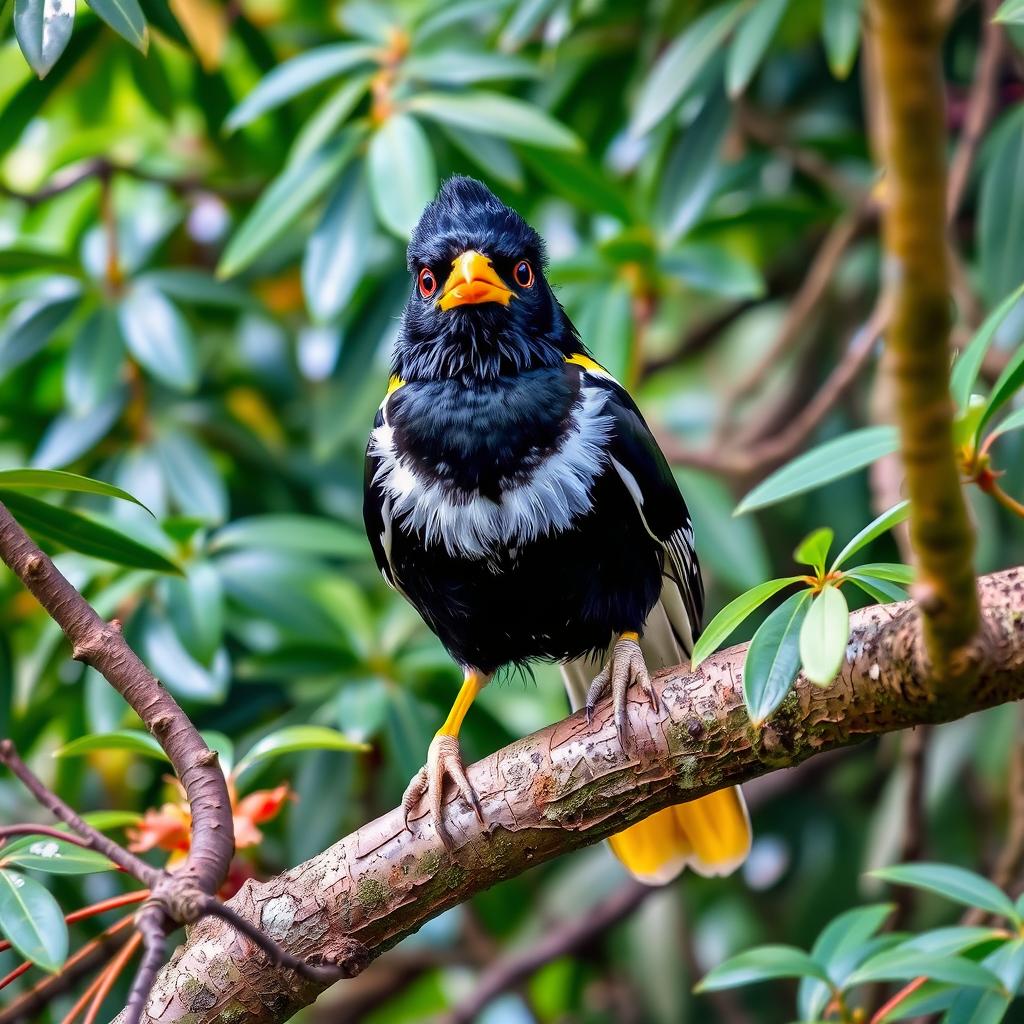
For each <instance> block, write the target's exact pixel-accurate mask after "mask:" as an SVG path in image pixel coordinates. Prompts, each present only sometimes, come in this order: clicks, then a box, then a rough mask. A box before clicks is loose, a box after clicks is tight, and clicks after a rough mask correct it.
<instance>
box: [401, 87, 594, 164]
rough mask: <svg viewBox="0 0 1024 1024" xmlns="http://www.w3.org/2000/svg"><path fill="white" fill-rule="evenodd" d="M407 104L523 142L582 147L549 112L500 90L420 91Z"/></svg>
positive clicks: (427, 113)
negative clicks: (506, 94) (504, 93)
mask: <svg viewBox="0 0 1024 1024" xmlns="http://www.w3.org/2000/svg"><path fill="white" fill-rule="evenodd" d="M408 108H409V110H412V111H415V112H417V113H420V114H423V116H424V117H429V118H431V119H432V120H434V121H440V122H442V123H443V124H450V125H453V126H454V127H456V128H468V129H470V131H477V132H482V133H483V134H484V135H497V136H499V137H500V138H503V139H511V140H512V141H513V142H525V143H527V144H528V145H531V146H536V147H538V148H539V149H565V150H579V149H582V148H583V144H582V142H580V140H579V138H578V137H577V136H576V135H575V134H573V132H571V131H570V130H569V129H568V128H566V127H565V126H564V125H563V124H560V123H559V122H558V121H556V120H555V119H554V118H553V117H551V115H550V114H546V113H545V112H544V111H543V110H541V109H540V108H539V107H535V106H533V105H532V104H530V103H525V102H524V101H523V100H519V99H515V98H514V97H512V96H504V95H502V94H501V93H496V92H483V91H474V92H462V93H454V92H453V93H448V92H427V93H420V94H419V95H418V96H414V97H413V98H412V99H411V100H410V101H409V103H408Z"/></svg>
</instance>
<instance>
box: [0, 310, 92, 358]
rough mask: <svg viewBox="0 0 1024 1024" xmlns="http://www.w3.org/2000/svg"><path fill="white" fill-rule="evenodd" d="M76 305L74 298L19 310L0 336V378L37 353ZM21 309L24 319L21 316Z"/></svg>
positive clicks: (9, 320)
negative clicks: (23, 312)
mask: <svg viewBox="0 0 1024 1024" xmlns="http://www.w3.org/2000/svg"><path fill="white" fill-rule="evenodd" d="M78 301H79V296H78V295H77V294H76V295H73V296H64V297H61V298H58V299H54V300H52V301H46V302H43V303H42V304H35V303H33V304H32V305H29V304H28V303H26V304H25V305H24V307H19V309H18V311H17V313H16V314H15V316H13V317H10V318H9V319H8V322H7V327H6V328H5V330H4V331H3V332H2V333H0V378H2V377H3V376H4V375H6V374H7V373H10V371H11V370H13V369H14V368H15V367H16V366H20V365H21V364H22V363H24V362H25V361H26V360H28V359H31V358H32V357H33V356H34V355H35V354H36V353H37V352H39V351H40V350H41V349H42V348H43V347H44V346H45V345H46V344H47V342H49V340H50V338H52V337H53V334H54V332H55V331H56V330H57V328H59V327H60V325H61V324H63V323H64V321H65V320H67V318H68V317H69V316H70V315H71V313H72V312H73V311H74V309H75V307H76V306H77V305H78ZM23 309H24V310H26V315H21V314H22V311H23Z"/></svg>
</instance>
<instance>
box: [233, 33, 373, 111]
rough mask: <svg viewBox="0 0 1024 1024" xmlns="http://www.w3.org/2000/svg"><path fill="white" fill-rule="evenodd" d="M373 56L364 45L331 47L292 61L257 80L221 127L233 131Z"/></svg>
mask: <svg viewBox="0 0 1024 1024" xmlns="http://www.w3.org/2000/svg"><path fill="white" fill-rule="evenodd" d="M377 54H378V50H377V48H376V47H373V46H367V45H366V44H365V43H331V44H330V45H328V46H319V47H316V48H314V49H312V50H307V51H306V52H305V53H301V54H299V56H297V57H292V59H291V60H286V61H285V62H284V63H283V64H278V65H277V67H275V68H274V69H273V70H272V71H271V72H270V73H269V74H268V75H266V76H265V77H264V78H263V79H261V80H260V83H259V84H258V85H257V86H256V88H255V89H253V90H252V92H250V93H249V95H248V96H246V97H245V99H244V100H242V102H241V103H239V104H238V106H237V107H235V109H234V110H232V111H231V113H230V114H229V115H228V118H227V120H226V121H225V122H224V127H225V128H226V129H227V130H228V131H235V130H236V129H238V128H241V127H242V126H243V125H247V124H249V123H250V122H251V121H255V120H256V118H257V117H260V116H261V115H262V114H265V113H267V111H269V110H274V109H275V108H276V107H279V106H281V104H283V103H287V102H288V101H289V100H290V99H293V98H294V97H295V96H298V95H299V94H300V93H303V92H305V91H306V90H307V89H312V88H313V87H314V86H316V85H319V84H320V83H321V82H326V81H327V80H328V79H330V78H336V77H337V76H339V75H341V74H343V73H344V72H346V71H351V70H352V69H353V68H357V67H360V66H361V65H364V64H368V63H371V62H372V61H374V60H375V58H376V57H377Z"/></svg>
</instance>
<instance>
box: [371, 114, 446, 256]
mask: <svg viewBox="0 0 1024 1024" xmlns="http://www.w3.org/2000/svg"><path fill="white" fill-rule="evenodd" d="M367 163H368V168H369V179H370V192H371V195H372V196H373V205H374V209H375V210H376V211H377V216H378V218H379V219H380V221H381V223H382V224H383V225H384V226H385V227H387V228H388V230H389V231H392V232H394V234H396V235H398V236H399V237H400V238H408V237H409V235H410V234H412V229H413V228H414V227H415V226H416V222H417V221H418V220H419V219H420V214H422V213H423V208H424V207H425V206H426V205H427V203H429V202H430V200H431V199H433V197H434V193H435V192H436V191H437V167H436V165H435V163H434V153H433V150H432V149H431V148H430V142H429V140H428V139H427V134H426V132H425V131H424V130H423V128H422V127H421V126H420V124H419V122H418V121H417V120H416V119H415V118H413V117H409V116H408V115H407V114H393V115H392V116H391V117H389V118H388V119H387V121H385V122H384V124H382V125H381V126H380V127H379V128H378V129H377V131H376V132H375V133H374V135H373V137H372V138H371V140H370V151H369V155H368V161H367Z"/></svg>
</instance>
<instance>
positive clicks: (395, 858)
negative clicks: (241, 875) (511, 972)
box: [145, 569, 1024, 1024]
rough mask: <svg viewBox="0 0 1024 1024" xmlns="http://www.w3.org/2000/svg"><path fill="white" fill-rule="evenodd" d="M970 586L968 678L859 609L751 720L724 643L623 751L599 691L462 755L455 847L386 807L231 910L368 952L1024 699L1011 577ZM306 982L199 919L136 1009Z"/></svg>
mask: <svg viewBox="0 0 1024 1024" xmlns="http://www.w3.org/2000/svg"><path fill="white" fill-rule="evenodd" d="M980 591H981V595H982V598H983V609H984V616H983V622H982V629H981V632H980V634H979V635H980V639H979V641H978V642H977V643H976V644H974V645H973V646H972V647H971V654H970V657H971V659H972V666H971V668H972V676H973V678H972V682H971V685H970V686H969V687H964V688H962V689H940V690H938V691H936V690H935V689H934V688H933V687H932V685H931V683H932V680H931V678H930V676H929V675H928V673H927V671H926V669H925V667H924V666H925V665H926V664H927V659H926V658H925V657H924V652H923V648H922V643H921V638H920V632H921V631H920V627H919V622H918V615H917V611H916V609H915V608H914V606H913V605H911V604H909V603H907V604H901V605H891V606H888V607H885V608H878V607H875V608H870V609H866V610H864V611H860V612H856V613H854V615H853V616H852V626H853V632H852V635H851V638H850V644H849V648H848V651H847V661H846V663H845V664H844V666H843V669H842V672H841V673H840V676H839V678H838V679H837V680H836V682H835V683H833V685H831V686H830V687H827V688H825V689H820V688H818V687H816V686H813V685H811V684H809V683H808V682H807V681H806V680H804V679H803V678H801V679H800V680H799V681H798V682H797V685H796V688H795V691H794V693H792V694H791V695H790V696H789V697H788V698H787V699H786V701H785V702H784V703H783V704H782V706H781V707H780V709H779V710H778V711H777V712H776V713H775V714H774V715H773V716H772V717H771V718H770V719H769V721H768V722H767V723H766V724H765V725H764V726H763V727H762V728H761V729H759V730H755V729H754V727H753V726H752V725H751V723H750V720H749V719H748V717H747V715H746V712H745V709H744V706H743V697H742V668H743V658H744V654H745V648H744V647H742V646H740V647H733V648H731V649H730V650H728V651H723V652H722V653H720V654H718V655H716V656H715V657H712V658H709V659H708V660H707V661H706V662H704V663H703V664H702V665H701V667H700V670H699V671H698V672H696V673H688V672H684V671H681V670H679V669H674V670H668V671H666V672H662V673H660V674H659V675H658V676H657V677H656V680H655V685H656V687H657V689H658V691H659V693H660V696H661V710H660V711H659V712H654V711H653V710H652V709H651V708H650V706H649V704H648V703H647V702H646V701H642V700H639V699H636V700H634V701H632V702H631V703H630V706H629V714H630V724H631V727H632V735H633V736H634V737H635V739H636V751H635V752H634V753H624V752H623V751H622V750H621V749H620V748H619V745H618V742H617V740H616V734H615V725H614V721H613V718H612V712H611V708H610V706H609V705H608V703H607V702H605V703H603V704H602V705H600V706H599V707H598V709H597V711H596V713H595V716H594V721H593V724H592V726H589V727H588V725H587V722H586V719H585V717H584V715H583V714H582V713H581V714H576V715H572V716H570V717H569V718H567V719H565V720H564V721H561V722H558V723H556V724H554V725H552V726H550V727H548V728H547V729H543V730H541V731H540V732H537V733H534V734H533V735H532V736H527V737H525V738H524V739H522V740H520V741H519V742H517V743H513V744H512V745H511V746H509V747H506V748H505V749H503V750H500V751H498V752H497V753H496V754H493V755H492V756H491V757H488V758H486V759H485V760H483V761H481V762H479V763H478V764H476V765H473V766H472V767H471V768H470V770H469V777H470V780H471V781H472V783H473V784H474V786H475V787H476V790H477V792H478V793H479V794H480V795H481V800H482V804H483V809H484V814H485V817H486V821H487V824H486V825H485V826H481V825H479V824H478V823H477V821H476V818H475V817H474V815H473V813H472V811H471V810H470V809H469V808H468V807H467V806H466V805H465V804H464V803H463V802H462V801H461V799H458V800H456V799H455V798H450V800H449V803H448V805H447V814H448V821H449V828H450V831H451V833H452V835H453V837H454V839H455V844H456V850H455V853H454V855H450V854H449V853H448V852H446V850H445V848H444V846H443V845H442V844H441V842H440V841H439V840H438V838H437V836H436V834H435V833H434V830H433V828H432V827H431V826H430V824H429V822H428V819H427V818H426V817H423V818H420V819H418V820H416V821H414V822H413V823H412V830H411V831H410V830H407V829H406V828H405V826H404V824H403V821H402V814H401V811H400V809H397V808H396V809H395V810H393V811H391V812H390V813H388V814H385V815H384V816H383V817H381V818H378V819H377V820H376V821H373V822H371V823H370V824H368V825H366V826H364V827H363V828H361V829H360V830H359V831H358V832H355V833H353V834H352V835H350V836H347V837H346V838H345V839H342V840H341V841H340V842H338V843H336V844H335V845H334V846H332V847H330V848H329V849H328V850H325V851H324V852H323V853H322V854H319V855H318V856H316V857H314V858H312V859H311V860H309V861H307V862H306V863H304V864H300V865H299V866H298V867H295V868H293V869H291V870H290V871H287V872H285V873H283V874H281V875H278V876H277V877H275V878H273V879H271V880H270V881H268V882H266V883H262V884H256V883H248V884H247V885H246V886H245V888H243V890H242V891H241V892H240V893H239V894H238V895H237V896H236V897H235V898H234V900H232V902H231V905H232V906H233V907H234V909H236V910H237V911H238V912H239V913H241V914H242V915H243V916H245V917H246V918H248V919H249V920H251V921H252V922H254V923H255V924H257V925H259V926H261V927H262V928H263V930H264V931H265V932H267V933H269V934H270V935H271V936H272V937H273V938H275V939H277V940H278V941H279V942H280V943H281V944H282V946H284V947H285V948H286V949H288V950H289V951H291V952H292V953H294V954H296V955H298V956H326V957H329V958H330V957H335V956H339V955H344V953H345V950H346V947H347V944H348V943H350V942H351V940H357V941H358V942H360V943H362V944H363V945H364V946H365V947H366V949H367V950H368V952H369V954H370V955H371V956H376V955H379V954H380V953H382V952H383V951H384V950H386V949H388V948H390V947H391V946H393V945H394V944H395V943H397V942H398V941H400V940H401V939H402V938H404V937H405V936H407V935H409V934H411V933H412V932H414V931H416V929H417V928H419V927H420V926H421V925H422V924H423V923H424V922H425V921H427V920H429V919H430V918H432V917H435V916H437V915H438V914H440V913H441V912H443V911H444V910H447V909H448V908H449V907H452V906H455V905H457V904H459V903H462V902H464V901H465V900H467V899H469V898H470V897H471V896H472V895H473V894H474V893H477V892H479V891H481V890H482V889H486V888H488V887H489V886H492V885H494V884H495V883H497V882H500V881H502V880H503V879H506V878H511V877H513V876H515V875H518V874H521V873H522V872H524V871H526V870H527V869H528V868H530V867H532V866H534V865H536V864H539V863H542V862H543V861H546V860H550V859H551V858H552V857H556V856H558V855H560V854H563V853H567V852H569V851H570V850H573V849H576V848H578V847H581V846H586V845H589V844H591V843H595V842H597V841H598V840H600V839H603V838H605V837H606V836H608V835H609V834H610V833H612V832H615V831H618V830H619V829H621V828H623V827H624V826H625V825H627V824H629V823H631V822H633V821H636V820H638V819H639V818H642V817H644V816H645V815H647V814H650V813H651V812H653V811H655V810H658V809H659V808H661V807H665V806H667V805H669V804H672V803H678V802H679V801H680V800H681V799H686V798H692V797H697V796H701V795H702V794H705V793H708V792H711V791H713V790H716V789H720V788H722V787H724V786H728V785H732V784H735V783H739V782H744V781H746V780H748V779H752V778H754V777H756V776H758V775H763V774H765V773H767V772H770V771H773V770H774V769H777V768H782V767H785V766H790V765H795V764H798V763H800V762H801V761H804V760H805V759H807V758H808V757H811V756H812V755H814V754H816V753H819V752H822V751H826V750H831V749H834V748H837V747H844V746H848V745H850V744H853V743H856V742H858V741H860V740H862V739H864V738H866V737H869V736H874V735H877V734H879V733H884V732H889V731H892V730H895V729H905V728H908V727H910V726H915V725H921V724H929V723H935V722H943V721H949V720H952V719H954V718H959V717H962V716H963V715H965V714H968V713H970V712H972V711H977V710H981V709H982V708H987V707H991V706H993V705H996V704H1000V703H1004V702H1006V701H1011V700H1017V699H1019V698H1021V697H1022V696H1024V570H1021V569H1011V570H1008V571H1006V572H1002V573H998V574H996V575H993V576H989V577H986V578H985V579H983V580H982V581H981V582H980ZM326 798H329V796H325V799H326ZM319 991H320V987H319V986H317V985H315V984H312V983H310V982H308V981H305V980H303V979H301V978H298V977H297V976H296V975H294V974H292V973H290V972H287V971H281V970H275V969H273V968H272V967H271V966H270V964H269V963H268V962H267V960H266V958H265V957H264V956H263V955H262V954H261V953H260V952H259V951H258V950H257V949H256V948H255V947H254V946H253V945H252V944H251V943H250V942H248V941H247V940H246V939H244V938H243V937H241V936H240V935H239V934H238V933H237V932H236V931H235V930H233V929H232V928H230V927H228V926H226V925H225V924H224V923H222V922H221V921H217V920H215V919H212V918H206V919H204V920H203V921H201V922H200V923H199V924H197V925H196V926H194V927H193V928H192V929H191V930H190V934H189V936H188V941H187V942H186V944H185V945H184V946H183V947H182V948H181V949H179V950H178V952H177V953H176V954H175V955H174V957H173V958H172V960H171V963H170V964H169V965H168V966H167V967H166V968H165V969H164V971H163V972H162V974H161V976H160V978H159V979H158V981H157V984H156V986H155V988H154V990H153V994H152V997H151V1000H150V1004H149V1008H148V1017H147V1018H145V1019H147V1020H149V1021H159V1022H160V1024H171V1022H179V1024H182V1022H188V1024H207V1022H213V1021H218V1022H222V1024H279V1022H281V1021H285V1020H287V1019H288V1018H289V1017H290V1016H291V1015H292V1014H293V1013H295V1012H296V1011H297V1010H298V1009H299V1008H300V1007H302V1006H304V1005H306V1004H308V1003H309V1002H311V1001H312V1000H313V999H314V998H315V997H316V995H317V993H318V992H319Z"/></svg>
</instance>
